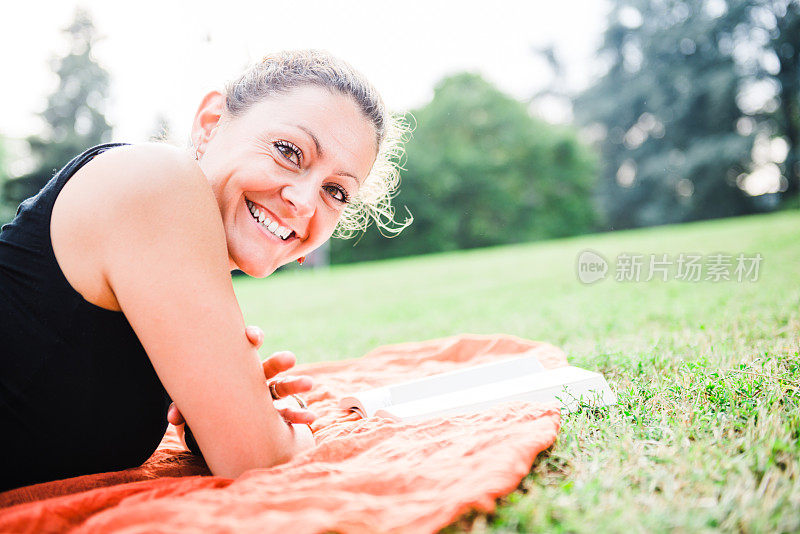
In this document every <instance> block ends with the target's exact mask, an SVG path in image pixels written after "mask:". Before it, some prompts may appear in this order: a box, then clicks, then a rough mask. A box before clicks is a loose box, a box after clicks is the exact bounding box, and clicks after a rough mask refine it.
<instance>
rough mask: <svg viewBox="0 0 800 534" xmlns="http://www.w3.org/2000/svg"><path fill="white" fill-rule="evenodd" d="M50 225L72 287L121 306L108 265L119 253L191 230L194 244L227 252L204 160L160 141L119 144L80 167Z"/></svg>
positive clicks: (59, 200)
mask: <svg viewBox="0 0 800 534" xmlns="http://www.w3.org/2000/svg"><path fill="white" fill-rule="evenodd" d="M192 225H194V226H195V228H194V229H193V228H187V227H189V226H192ZM198 225H199V226H200V227H202V228H204V229H205V232H197V226H198ZM50 232H51V239H52V243H53V250H54V252H55V255H56V259H57V261H58V263H59V265H60V266H61V269H62V271H63V272H64V275H65V277H66V278H67V280H68V281H69V282H70V284H71V285H72V286H73V288H74V289H75V290H76V291H78V292H79V293H80V294H81V295H83V297H84V298H85V299H86V300H88V301H89V302H91V303H93V304H95V305H98V306H100V307H103V308H106V309H110V310H117V311H119V310H120V306H119V303H118V302H117V300H116V298H115V295H114V291H113V288H112V287H111V286H110V283H109V280H108V274H109V273H108V269H109V267H110V265H111V264H112V263H113V262H115V261H119V259H120V257H122V256H127V255H128V254H130V253H131V252H132V251H135V250H136V249H137V248H143V247H150V246H152V245H153V244H154V243H155V242H156V241H174V242H175V243H172V244H171V245H168V246H181V243H180V239H185V238H186V237H187V235H186V234H187V232H188V233H191V234H192V236H191V237H192V239H194V240H195V242H194V243H192V245H193V246H195V247H199V248H200V249H201V250H202V249H205V250H206V251H207V252H208V253H209V254H213V255H215V256H220V255H223V253H224V252H225V240H224V231H223V229H222V221H221V218H220V215H219V209H218V207H217V204H216V201H215V199H214V195H213V192H212V190H211V186H210V184H209V183H208V181H207V180H206V178H205V176H204V175H203V173H202V171H201V170H200V168H199V166H198V165H197V164H196V162H195V161H194V160H193V159H192V158H191V157H190V156H189V155H188V154H187V153H186V152H185V151H184V150H182V149H180V148H176V147H172V146H168V145H161V144H155V143H146V144H140V145H129V146H122V147H116V148H114V149H112V150H108V151H106V152H103V153H102V154H99V155H98V156H96V157H95V158H93V159H92V160H91V161H89V162H88V163H87V164H86V165H84V166H83V167H81V169H79V170H78V171H77V172H76V173H75V175H73V176H72V177H71V178H70V179H69V181H68V182H67V183H66V184H65V186H64V189H63V190H62V191H61V193H60V194H59V195H58V198H57V200H56V204H55V206H54V207H53V216H52V220H51V227H50ZM184 244H185V243H184ZM225 257H227V256H226V254H225ZM164 261H167V262H168V261H169V258H164Z"/></svg>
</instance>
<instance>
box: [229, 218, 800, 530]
mask: <svg viewBox="0 0 800 534" xmlns="http://www.w3.org/2000/svg"><path fill="white" fill-rule="evenodd" d="M586 248H590V249H593V250H595V251H598V252H600V253H601V254H602V255H604V256H605V257H606V258H608V259H609V260H611V262H612V272H611V273H610V274H611V276H610V279H606V280H604V281H601V282H597V283H595V284H593V285H583V284H581V283H580V282H579V281H578V279H577V276H576V270H575V262H576V257H577V255H578V253H579V252H580V251H581V250H583V249H586ZM621 252H628V253H639V254H650V253H657V254H663V253H666V254H670V255H677V254H679V253H682V252H683V253H700V254H712V253H717V252H723V253H729V254H733V255H736V254H738V253H740V252H742V253H745V254H748V255H752V254H755V253H760V254H761V255H762V256H763V258H764V259H763V261H762V262H761V266H760V273H759V274H760V276H759V278H758V280H757V281H755V282H735V281H732V282H717V283H713V282H699V283H691V282H680V281H676V280H672V279H670V280H668V281H666V282H663V281H650V282H639V283H636V282H617V281H615V280H614V279H613V260H614V258H616V256H617V254H619V253H621ZM235 287H236V291H237V294H238V296H239V298H240V302H241V303H242V307H243V310H244V314H245V319H246V321H247V322H248V324H258V325H260V326H262V327H263V328H264V330H265V332H266V341H265V344H264V348H263V349H262V353H263V354H264V355H266V354H267V353H268V352H271V351H273V350H279V349H290V350H293V351H294V352H295V353H296V354H297V356H298V359H299V361H300V362H309V361H321V360H331V359H340V358H349V357H355V356H360V355H361V354H364V353H365V352H367V351H368V350H370V349H372V348H374V347H375V346H377V345H382V344H387V343H398V342H404V341H415V340H423V339H429V338H434V337H441V336H446V335H451V334H456V333H459V332H472V333H483V334H491V333H498V332H502V333H510V334H514V335H517V336H521V337H525V338H530V339H538V340H544V341H549V342H551V343H554V344H556V345H559V346H561V347H562V348H563V349H564V350H566V352H567V354H568V355H569V358H570V362H571V363H573V364H575V365H579V366H582V367H585V368H588V369H592V370H597V371H600V372H602V373H604V374H605V376H606V378H607V379H608V380H609V382H610V384H611V385H612V388H614V389H615V390H616V391H617V393H618V395H619V405H618V406H617V407H614V408H611V409H602V410H585V411H583V412H580V413H576V414H572V415H570V416H568V417H565V418H564V421H563V427H562V430H561V432H560V434H559V437H558V440H557V442H556V444H555V445H554V446H553V447H552V448H551V449H550V450H548V451H546V453H544V454H542V455H540V457H539V458H538V459H537V462H536V464H535V465H534V467H533V469H532V471H531V473H530V475H529V476H528V477H526V478H525V480H524V481H523V482H522V484H521V485H520V487H519V488H518V489H517V491H515V492H514V493H512V494H511V495H509V496H508V497H506V498H504V499H502V500H501V501H500V502H499V503H498V505H499V506H498V509H497V512H496V513H495V514H493V515H491V516H486V515H479V514H472V515H470V516H468V517H465V518H462V519H460V520H459V522H458V523H456V524H455V525H451V526H450V527H448V528H447V529H446V530H447V531H452V532H460V531H464V530H466V531H475V532H483V531H496V532H531V531H554V532H597V531H621V530H625V531H630V532H651V531H657V532H660V531H680V532H695V531H719V530H723V531H741V532H780V531H785V532H789V531H799V530H800V445H799V444H798V443H799V440H800V353H799V352H798V351H799V350H800V213H798V212H782V213H777V214H772V215H765V216H752V217H744V218H737V219H726V220H717V221H712V222H703V223H695V224H686V225H681V226H671V227H659V228H650V229H643V230H635V231H627V232H615V233H609V234H601V235H592V236H584V237H579V238H572V239H562V240H558V241H549V242H542V243H534V244H525V245H518V246H509V247H499V248H492V249H483V250H474V251H466V252H457V253H448V254H437V255H431V256H423V257H416V258H407V259H399V260H392V261H383V262H373V263H364V264H359V265H352V266H340V267H334V268H332V269H330V270H328V271H310V272H303V271H292V272H287V273H279V274H276V275H274V276H272V277H270V278H267V279H264V280H254V279H237V281H236V283H235Z"/></svg>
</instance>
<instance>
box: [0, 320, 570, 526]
mask: <svg viewBox="0 0 800 534" xmlns="http://www.w3.org/2000/svg"><path fill="white" fill-rule="evenodd" d="M530 350H533V351H535V352H534V353H535V354H536V356H537V357H538V358H539V359H540V360H541V362H542V364H543V365H544V366H545V367H548V368H553V367H559V366H563V365H566V357H565V356H564V353H563V352H562V351H561V350H559V349H557V348H556V347H554V346H552V345H549V344H546V343H540V342H532V341H525V340H522V339H519V338H515V337H511V336H474V335H463V336H456V337H451V338H444V339H439V340H433V341H426V342H421V343H406V344H402V345H393V346H388V347H382V348H379V349H377V350H375V351H372V352H371V353H369V354H368V355H366V356H365V357H363V358H359V359H355V360H346V361H339V362H332V363H319V364H309V365H301V366H298V367H297V368H296V370H295V372H296V373H297V374H306V375H311V376H313V377H314V381H315V384H316V386H315V388H314V390H313V391H312V392H310V393H309V394H307V395H306V400H307V401H308V404H309V405H310V406H311V408H312V409H313V410H314V411H315V412H316V413H317V414H318V415H319V416H320V417H319V418H318V419H317V421H316V422H315V423H314V425H313V426H314V433H315V436H316V440H317V447H315V448H314V449H312V450H309V451H306V452H304V453H303V454H301V455H299V456H297V457H295V458H294V459H292V460H291V461H290V462H289V463H286V464H283V465H280V466H277V467H273V468H270V469H256V470H252V471H249V472H247V473H245V474H243V475H242V476H240V477H239V478H238V479H236V480H230V479H226V478H221V477H215V476H207V475H208V470H207V469H206V467H205V465H204V464H203V462H202V460H200V459H198V458H197V457H194V456H192V455H191V454H189V453H187V452H185V451H183V450H182V448H181V447H180V445H179V444H178V442H177V439H176V437H175V434H174V429H170V431H169V432H168V433H167V435H166V436H165V437H164V441H163V442H162V444H161V446H160V447H159V450H158V451H157V452H156V453H155V454H154V455H153V457H152V458H150V460H148V461H147V462H146V463H145V464H144V465H143V466H141V467H138V468H135V469H128V470H126V471H120V472H115V473H103V474H97V475H87V476H82V477H77V478H72V479H68V480H61V481H56V482H48V483H44V484H37V485H34V486H28V487H25V488H19V489H16V490H12V491H8V492H5V493H2V494H0V531H2V532H9V531H10V532H61V531H68V530H78V531H80V532H107V531H111V530H114V531H116V530H124V531H125V532H154V531H158V532H182V531H185V530H191V531H203V532H219V531H227V532H259V533H262V532H292V533H298V534H299V533H303V532H324V531H341V532H426V531H427V532H432V531H436V530H438V529H440V528H442V527H444V526H445V525H447V524H449V523H451V522H453V521H454V520H456V519H457V518H458V517H459V516H460V515H461V514H463V513H465V512H467V511H469V510H471V509H477V510H481V511H487V512H488V511H492V510H493V509H494V504H495V499H496V498H497V497H500V496H502V495H505V494H507V493H509V492H511V491H513V490H514V489H515V488H516V487H517V486H518V484H519V482H520V481H521V480H522V478H523V477H524V476H525V475H526V474H528V472H529V470H530V468H531V465H532V464H533V461H534V459H535V458H536V455H537V454H539V452H541V451H542V450H544V449H546V448H547V447H549V446H550V445H551V444H552V443H553V441H554V440H555V437H556V433H557V432H558V428H559V424H560V419H559V412H558V410H557V409H556V407H555V406H551V405H533V404H527V403H514V404H507V405H505V406H502V407H497V408H495V409H492V410H489V411H486V412H483V413H480V414H474V415H468V416H459V417H453V418H450V419H444V418H438V419H431V420H426V421H422V422H414V423H397V422H393V421H390V420H388V419H381V418H373V419H369V420H363V419H359V418H358V417H357V416H356V415H355V414H352V413H347V412H345V411H343V410H340V409H338V408H337V407H336V402H337V399H338V398H339V397H341V396H343V395H344V394H346V393H350V392H353V391H358V390H360V389H365V388H368V387H374V386H379V385H385V384H391V383H395V382H398V381H402V380H405V379H410V378H417V377H422V376H426V375H430V374H434V373H439V372H445V371H450V370H453V369H456V368H458V367H460V366H467V365H477V364H480V363H486V362H489V361H491V360H493V359H495V360H496V359H497V358H501V357H504V356H508V355H514V354H519V353H521V352H527V351H530ZM201 475H203V476H201Z"/></svg>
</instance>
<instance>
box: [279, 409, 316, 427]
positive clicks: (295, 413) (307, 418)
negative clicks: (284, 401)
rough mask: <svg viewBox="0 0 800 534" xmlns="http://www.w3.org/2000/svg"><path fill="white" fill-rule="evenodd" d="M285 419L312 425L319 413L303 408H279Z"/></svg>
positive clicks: (290, 421)
mask: <svg viewBox="0 0 800 534" xmlns="http://www.w3.org/2000/svg"><path fill="white" fill-rule="evenodd" d="M278 413H280V414H281V417H283V419H284V421H286V422H288V423H292V424H293V425H310V424H311V423H313V422H314V421H315V420H316V419H317V414H315V413H314V412H312V411H311V410H303V409H302V408H281V409H280V410H278Z"/></svg>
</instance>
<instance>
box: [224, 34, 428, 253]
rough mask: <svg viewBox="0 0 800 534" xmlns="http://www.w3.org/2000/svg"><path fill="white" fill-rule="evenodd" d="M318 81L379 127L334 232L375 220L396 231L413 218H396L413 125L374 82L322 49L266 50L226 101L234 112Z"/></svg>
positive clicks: (387, 232)
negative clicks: (374, 151)
mask: <svg viewBox="0 0 800 534" xmlns="http://www.w3.org/2000/svg"><path fill="white" fill-rule="evenodd" d="M303 85H317V86H320V87H325V88H327V89H329V90H332V91H338V92H340V93H342V94H345V95H348V96H350V97H351V98H352V99H353V100H354V101H355V102H356V104H357V105H358V106H359V107H360V108H361V110H362V111H363V112H364V115H365V116H366V117H367V118H368V119H369V120H370V122H371V123H372V125H373V126H374V127H375V136H376V142H377V148H378V156H377V158H376V160H375V163H374V165H373V166H372V170H371V172H370V174H369V176H367V178H366V179H365V180H364V183H363V184H361V188H360V189H359V192H358V194H357V195H355V197H354V198H353V199H352V200H351V201H350V202H349V203H348V204H347V206H345V208H344V210H343V211H342V216H341V218H340V219H339V222H338V224H337V226H336V229H335V231H334V234H333V235H334V237H339V238H343V239H348V238H350V237H353V236H354V235H355V234H357V233H358V232H359V231H364V230H366V229H367V228H368V227H369V225H370V224H371V223H373V222H374V223H375V225H376V226H377V227H378V229H379V231H380V232H381V234H383V235H384V236H387V237H392V236H395V235H397V234H399V233H400V232H401V231H402V230H403V228H405V227H406V226H408V225H409V224H411V222H412V220H413V217H411V214H410V213H409V217H407V218H406V219H405V220H404V221H403V222H398V221H396V220H395V218H394V215H395V211H394V207H393V206H392V202H391V200H392V197H394V196H395V195H396V194H397V190H398V187H399V185H400V170H401V168H402V167H401V161H402V158H403V155H404V151H403V144H404V142H405V141H406V140H407V138H408V134H409V133H410V128H409V126H408V123H407V121H406V120H405V119H404V118H403V117H402V116H399V115H393V114H391V113H389V112H387V111H386V108H385V106H384V104H383V99H382V98H381V96H380V94H378V91H377V90H376V89H375V87H373V86H372V84H370V83H369V82H368V81H367V80H366V79H365V78H364V77H363V76H362V75H361V74H360V73H359V72H357V71H356V70H355V69H354V68H353V67H351V66H350V65H349V64H347V63H346V62H344V61H342V60H340V59H338V58H336V57H334V56H332V55H330V54H328V53H326V52H323V51H320V50H293V51H284V52H279V53H277V54H274V55H269V56H266V57H265V58H264V59H262V60H261V61H260V62H258V63H256V64H254V65H252V66H251V67H250V68H248V69H247V70H246V71H245V72H244V73H243V74H242V75H241V76H240V77H239V78H237V79H236V80H233V81H231V82H230V83H228V84H227V85H226V86H225V106H226V110H227V111H228V113H229V114H230V115H231V116H232V117H236V116H239V115H241V114H242V113H244V112H245V111H247V110H248V109H249V108H250V107H251V106H252V105H253V104H256V103H258V102H260V101H261V100H263V99H264V98H267V97H269V96H270V95H274V94H280V93H285V92H287V91H289V90H291V89H292V88H294V87H299V86H303Z"/></svg>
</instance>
